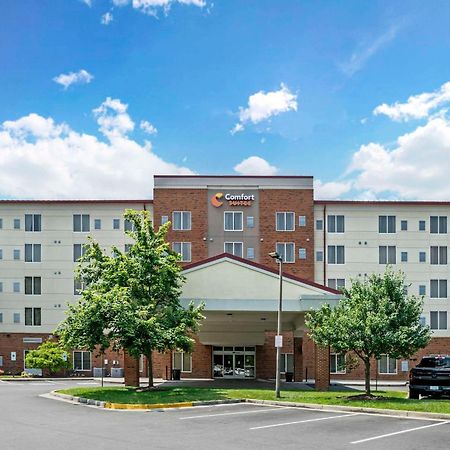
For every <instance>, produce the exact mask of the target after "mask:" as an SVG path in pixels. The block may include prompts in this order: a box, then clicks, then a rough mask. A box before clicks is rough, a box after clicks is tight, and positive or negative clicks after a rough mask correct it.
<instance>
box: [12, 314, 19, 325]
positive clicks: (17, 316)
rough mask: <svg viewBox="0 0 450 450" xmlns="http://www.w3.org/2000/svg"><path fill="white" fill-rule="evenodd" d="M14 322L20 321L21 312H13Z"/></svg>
mask: <svg viewBox="0 0 450 450" xmlns="http://www.w3.org/2000/svg"><path fill="white" fill-rule="evenodd" d="M13 322H14V323H20V313H14V314H13Z"/></svg>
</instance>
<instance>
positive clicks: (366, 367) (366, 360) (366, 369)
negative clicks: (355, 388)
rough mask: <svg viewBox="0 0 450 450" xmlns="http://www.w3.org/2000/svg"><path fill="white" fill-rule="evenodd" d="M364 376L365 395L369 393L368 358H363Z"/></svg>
mask: <svg viewBox="0 0 450 450" xmlns="http://www.w3.org/2000/svg"><path fill="white" fill-rule="evenodd" d="M364 366H365V378H366V395H371V394H370V358H364Z"/></svg>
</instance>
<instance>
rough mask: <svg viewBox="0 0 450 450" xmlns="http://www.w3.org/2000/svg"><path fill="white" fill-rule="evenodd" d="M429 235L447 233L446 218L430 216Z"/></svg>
mask: <svg viewBox="0 0 450 450" xmlns="http://www.w3.org/2000/svg"><path fill="white" fill-rule="evenodd" d="M430 233H433V234H445V233H447V216H431V217H430Z"/></svg>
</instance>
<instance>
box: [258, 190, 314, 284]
mask: <svg viewBox="0 0 450 450" xmlns="http://www.w3.org/2000/svg"><path fill="white" fill-rule="evenodd" d="M259 199H260V200H259V202H260V203H259V232H260V238H261V239H263V240H262V241H261V243H260V261H259V262H260V263H261V264H265V265H267V266H269V267H275V263H274V261H273V259H272V258H271V257H270V256H269V255H268V254H269V253H270V252H273V251H275V248H276V243H277V242H294V243H295V263H294V264H284V266H283V269H284V271H285V272H288V273H291V274H293V275H297V276H299V277H301V278H305V279H307V280H310V281H314V201H313V190H312V189H296V190H289V189H260V191H259ZM277 211H279V212H280V211H293V212H295V231H284V232H280V231H276V224H275V215H276V212H277ZM298 216H306V226H305V227H299V226H298ZM299 248H306V259H302V260H299V259H298V249H299Z"/></svg>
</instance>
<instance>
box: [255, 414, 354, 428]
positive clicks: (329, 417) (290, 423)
mask: <svg viewBox="0 0 450 450" xmlns="http://www.w3.org/2000/svg"><path fill="white" fill-rule="evenodd" d="M358 415H359V413H353V414H343V415H342V416H328V417H319V418H317V419H306V420H297V421H295V422H284V423H276V424H273V425H263V426H261V427H253V428H249V430H262V429H263V428H274V427H284V426H286V425H296V424H298V423H307V422H318V421H319V420H330V419H342V418H344V417H353V416H358Z"/></svg>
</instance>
